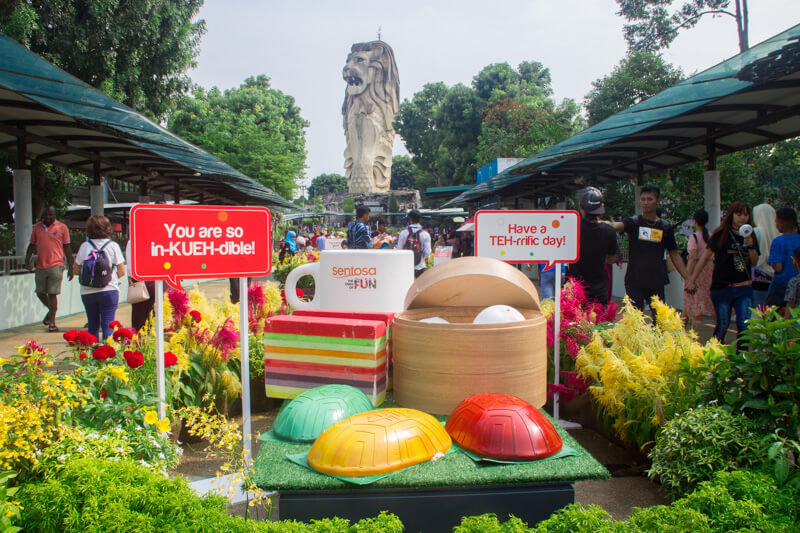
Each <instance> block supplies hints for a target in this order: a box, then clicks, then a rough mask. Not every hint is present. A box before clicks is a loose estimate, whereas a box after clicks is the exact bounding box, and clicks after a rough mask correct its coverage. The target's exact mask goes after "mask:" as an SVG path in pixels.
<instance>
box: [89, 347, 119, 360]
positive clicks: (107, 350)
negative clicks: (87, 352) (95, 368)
mask: <svg viewBox="0 0 800 533" xmlns="http://www.w3.org/2000/svg"><path fill="white" fill-rule="evenodd" d="M115 355H117V352H116V351H115V350H114V348H112V347H111V346H109V345H108V344H101V345H100V346H98V347H97V348H95V349H94V350H92V357H94V358H95V360H97V361H105V360H106V359H111V358H112V357H114V356H115Z"/></svg>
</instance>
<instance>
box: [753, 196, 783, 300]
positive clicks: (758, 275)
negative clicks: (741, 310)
mask: <svg viewBox="0 0 800 533" xmlns="http://www.w3.org/2000/svg"><path fill="white" fill-rule="evenodd" d="M753 224H755V227H754V228H753V230H754V231H755V232H756V239H758V249H759V252H760V254H759V256H758V263H756V266H754V267H753V307H762V306H763V305H764V301H765V300H766V299H767V291H768V290H769V284H770V283H771V282H772V277H773V276H774V275H775V271H774V270H772V267H771V266H769V263H768V262H767V259H769V247H770V246H772V239H774V238H775V237H777V236H778V235H780V232H779V231H778V228H777V226H776V225H775V208H774V207H772V206H771V205H769V204H758V205H757V206H755V207H754V208H753Z"/></svg>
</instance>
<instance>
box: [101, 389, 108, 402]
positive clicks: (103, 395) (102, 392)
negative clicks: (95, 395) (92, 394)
mask: <svg viewBox="0 0 800 533" xmlns="http://www.w3.org/2000/svg"><path fill="white" fill-rule="evenodd" d="M100 398H102V399H104V400H105V399H106V398H108V391H107V390H106V388H105V387H103V388H102V389H100Z"/></svg>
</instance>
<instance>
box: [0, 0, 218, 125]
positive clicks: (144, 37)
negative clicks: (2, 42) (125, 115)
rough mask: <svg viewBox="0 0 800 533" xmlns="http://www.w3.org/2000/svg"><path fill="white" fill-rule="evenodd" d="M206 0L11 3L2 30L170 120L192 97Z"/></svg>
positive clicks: (0, 12)
mask: <svg viewBox="0 0 800 533" xmlns="http://www.w3.org/2000/svg"><path fill="white" fill-rule="evenodd" d="M202 5H203V0H140V1H135V2H133V1H130V0H9V1H7V2H3V4H2V6H0V30H1V31H3V32H4V33H7V34H8V35H10V36H12V37H13V38H15V39H17V40H19V41H20V42H21V43H22V44H23V45H25V46H27V47H28V48H30V49H31V50H32V51H33V52H36V53H37V54H39V55H41V56H43V57H44V58H46V59H48V60H50V61H52V62H53V63H54V64H56V65H57V66H59V67H61V68H62V69H64V70H66V71H67V72H69V73H70V74H72V75H74V76H76V77H78V78H80V79H81V80H83V81H85V82H86V83H88V84H89V85H92V86H93V87H96V88H98V89H100V90H102V91H103V92H105V93H106V94H108V95H109V96H111V97H113V98H115V99H117V100H119V101H121V102H122V103H124V104H126V105H129V106H131V107H133V108H135V109H137V110H139V111H141V112H144V113H146V114H148V115H150V116H151V117H153V118H156V119H163V118H164V117H165V116H166V115H167V113H168V112H169V111H170V109H171V106H172V103H173V101H174V100H175V98H177V97H178V96H180V95H181V94H183V93H184V92H186V90H187V89H188V88H189V84H190V80H189V77H188V76H187V75H186V71H187V70H188V69H189V68H192V67H194V66H195V64H196V63H195V59H196V58H197V55H198V54H199V52H200V48H199V45H200V37H201V35H202V34H203V33H204V32H205V22H204V21H202V20H198V21H193V20H192V19H194V18H195V16H196V15H197V13H198V11H199V10H200V7H201V6H202Z"/></svg>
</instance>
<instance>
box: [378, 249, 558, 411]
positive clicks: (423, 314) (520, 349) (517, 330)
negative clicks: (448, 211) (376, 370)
mask: <svg viewBox="0 0 800 533" xmlns="http://www.w3.org/2000/svg"><path fill="white" fill-rule="evenodd" d="M498 304H503V305H510V306H512V307H514V308H516V309H517V310H518V311H519V312H520V313H522V315H523V316H524V317H525V320H524V321H520V322H510V323H502V324H472V320H473V319H474V318H475V316H477V314H478V313H479V312H480V311H481V310H483V309H484V308H486V307H488V306H490V305H498ZM436 316H438V317H441V318H444V319H445V320H447V321H448V322H450V323H449V324H437V323H428V322H420V321H421V320H422V319H425V318H431V317H436ZM393 328H394V330H393V332H392V341H393V343H394V344H393V348H394V399H395V401H396V402H397V403H398V404H399V405H402V406H403V407H409V408H412V409H419V410H421V411H425V412H428V413H433V414H440V415H447V414H450V413H451V412H452V411H453V409H455V407H456V406H457V405H458V404H459V403H460V402H461V401H463V400H464V399H465V398H467V397H469V396H472V395H473V394H480V393H503V394H511V395H513V396H517V397H519V398H522V399H523V400H525V401H527V402H528V403H530V404H531V405H533V406H535V407H541V406H543V405H544V404H545V401H546V400H547V324H546V321H545V318H544V315H543V314H542V310H541V305H540V303H539V295H538V294H537V292H536V287H535V286H534V285H533V283H532V282H531V281H530V279H528V277H527V276H526V275H525V274H523V273H522V272H520V271H519V270H517V269H516V268H514V267H512V266H511V265H508V264H506V263H503V262H502V261H498V260H496V259H490V258H486V257H461V258H458V259H452V260H450V261H446V262H445V263H442V264H440V265H437V266H435V267H433V268H432V269H430V270H428V271H427V272H425V273H424V274H423V275H422V276H420V277H419V278H417V280H416V281H415V282H414V284H413V285H412V286H411V288H410V289H409V291H408V293H407V295H406V299H405V311H403V312H402V313H399V314H397V315H395V318H394V322H393Z"/></svg>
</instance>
